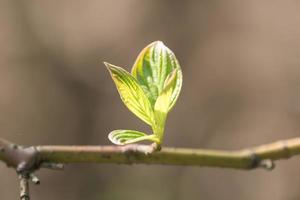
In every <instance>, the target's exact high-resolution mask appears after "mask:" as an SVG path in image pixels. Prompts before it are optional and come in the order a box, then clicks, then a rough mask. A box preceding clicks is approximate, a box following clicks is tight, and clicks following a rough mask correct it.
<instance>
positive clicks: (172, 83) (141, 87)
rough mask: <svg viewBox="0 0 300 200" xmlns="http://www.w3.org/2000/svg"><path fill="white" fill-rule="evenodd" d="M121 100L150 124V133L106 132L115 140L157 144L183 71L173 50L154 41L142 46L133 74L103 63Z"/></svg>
mask: <svg viewBox="0 0 300 200" xmlns="http://www.w3.org/2000/svg"><path fill="white" fill-rule="evenodd" d="M105 65H106V66H107V69H108V70H109V72H110V74H111V77H112V79H113V80H114V82H115V84H116V87H117V89H118V91H119V94H120V97H121V99H122V101H123V102H124V104H125V105H126V106H127V107H128V109H129V110H130V111H132V112H133V113H134V114H135V115H136V116H137V117H139V118H140V119H142V120H143V121H144V122H146V123H147V124H148V125H150V126H151V127H152V130H153V134H152V135H148V134H145V133H142V132H139V131H132V130H115V131H112V132H111V133H110V134H109V139H110V140H111V141H112V142H113V143H114V144H119V145H123V144H129V143H134V142H139V141H142V140H150V141H153V142H156V143H157V144H160V143H161V142H162V139H163V135H164V128H165V123H166V119H167V115H168V112H169V111H170V110H171V109H172V107H173V106H174V105H175V103H176V100H177V98H178V96H179V93H180V90H181V86H182V72H181V68H180V65H179V63H178V61H177V59H176V57H175V55H174V53H173V52H172V51H171V50H170V49H169V48H168V47H166V46H165V45H164V44H163V43H162V42H160V41H157V42H153V43H151V44H150V45H148V46H147V47H146V48H144V49H143V50H142V52H141V53H140V54H139V56H138V57H137V59H136V62H135V64H134V65H133V68H132V74H130V73H128V72H127V71H126V70H124V69H123V68H121V67H117V66H114V65H111V64H108V63H105Z"/></svg>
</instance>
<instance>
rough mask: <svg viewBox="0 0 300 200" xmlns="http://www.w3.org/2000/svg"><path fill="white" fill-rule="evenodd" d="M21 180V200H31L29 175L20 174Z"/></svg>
mask: <svg viewBox="0 0 300 200" xmlns="http://www.w3.org/2000/svg"><path fill="white" fill-rule="evenodd" d="M19 179H20V200H30V195H29V183H28V179H29V177H28V176H27V175H24V174H20V175H19Z"/></svg>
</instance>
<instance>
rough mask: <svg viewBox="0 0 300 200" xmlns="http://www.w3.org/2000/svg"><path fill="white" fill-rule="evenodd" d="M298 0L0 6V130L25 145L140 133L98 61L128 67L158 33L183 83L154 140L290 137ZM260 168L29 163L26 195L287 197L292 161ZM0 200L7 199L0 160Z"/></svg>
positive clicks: (9, 184)
mask: <svg viewBox="0 0 300 200" xmlns="http://www.w3.org/2000/svg"><path fill="white" fill-rule="evenodd" d="M299 11H300V2H299V1H267V0H263V1H232V0H230V1H221V0H218V1H217V0H212V1H206V0H202V1H185V3H184V2H183V1H171V0H170V1H138V0H126V1H117V0H107V1H104V0H103V1H95V0H93V1H77V0H76V1H64V0H60V1H55V0H54V1H34V0H29V1H16V0H13V1H11V0H2V1H0V95H1V97H0V135H1V137H3V138H6V139H9V140H12V141H15V142H17V143H21V144H26V145H37V144H65V145H70V144H83V145H85V144H86V145H88V144H89V145H104V144H110V142H109V141H108V139H107V134H108V133H109V132H110V131H111V130H113V129H117V128H126V129H135V130H144V131H148V127H146V126H145V125H144V124H143V123H142V122H141V121H140V120H139V119H137V118H136V117H135V116H134V115H133V114H131V113H130V112H129V111H128V110H127V109H126V107H125V106H124V105H123V104H122V102H121V100H120V99H119V97H118V94H117V91H116V89H115V86H114V84H113V82H112V80H111V79H110V77H109V74H108V73H107V71H106V69H105V67H104V65H103V64H102V61H108V62H111V63H113V64H116V65H119V66H123V67H125V68H126V69H128V70H129V69H130V68H131V65H132V64H133V62H134V60H135V58H136V56H137V54H138V53H139V51H140V50H141V49H142V48H143V47H144V46H146V45H147V44H148V43H150V42H152V41H155V40H162V41H163V42H164V43H165V44H166V45H167V46H169V47H170V48H171V49H172V50H173V51H174V52H175V54H176V55H177V58H178V59H179V61H180V63H181V66H182V69H183V75H184V84H183V90H182V93H181V96H180V98H179V101H178V103H177V106H176V107H175V109H174V110H173V111H172V113H171V114H170V117H169V120H168V123H167V127H166V138H165V141H164V145H166V146H185V147H195V148H197V147H198V148H200V147H201V148H217V149H238V148H242V147H250V146H254V145H259V144H263V143H268V142H272V141H275V140H280V139H288V138H292V137H297V136H298V135H299V132H300V123H299V120H300V67H299V66H300V56H299V53H300V12H299ZM277 164H278V166H277V168H276V169H275V170H274V171H272V172H266V171H263V170H256V171H236V170H229V169H213V168H198V167H174V166H146V165H133V166H124V165H94V164H89V165H70V166H67V168H66V170H65V171H64V172H55V171H48V170H41V171H40V172H38V176H39V177H40V179H41V181H42V184H41V185H40V186H32V187H31V190H32V199H33V200H34V199H36V200H37V199H40V200H53V199H57V200H62V199H72V200H79V199H88V200H98V199H101V200H115V199H122V200H129V199H143V200H150V199H156V200H181V199H188V200H196V199H197V200H198V199H205V200H215V199H230V200H239V199H243V200H252V199H256V200H262V199H272V200H296V199H299V198H300V188H299V185H300V177H299V169H300V157H296V158H293V159H290V160H288V161H283V162H278V163H277ZM0 174H1V179H0V199H1V200H2V199H3V200H14V199H17V198H18V186H17V184H18V183H17V177H16V175H15V173H14V172H13V170H9V169H7V168H6V166H5V165H3V164H0Z"/></svg>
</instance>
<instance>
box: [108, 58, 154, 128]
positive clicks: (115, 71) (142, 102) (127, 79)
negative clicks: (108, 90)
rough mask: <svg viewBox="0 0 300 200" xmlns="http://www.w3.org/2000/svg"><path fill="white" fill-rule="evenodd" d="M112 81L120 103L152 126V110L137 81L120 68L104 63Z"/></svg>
mask: <svg viewBox="0 0 300 200" xmlns="http://www.w3.org/2000/svg"><path fill="white" fill-rule="evenodd" d="M105 65H106V67H107V69H108V70H109V72H110V74H111V77H112V79H113V80H114V82H115V84H116V87H117V89H118V92H119V94H120V96H121V99H122V101H123V102H124V104H125V105H126V106H127V107H128V109H129V110H130V111H131V112H133V113H134V114H135V115H136V116H137V117H139V118H140V119H142V120H143V121H144V122H146V123H147V124H149V125H152V124H153V120H154V113H153V108H152V106H151V104H150V102H149V100H148V98H147V96H146V95H145V93H144V91H143V89H142V88H141V86H140V85H139V84H138V82H137V80H136V79H135V78H134V77H133V76H132V75H131V74H130V73H128V72H127V71H126V70H124V69H122V68H121V67H117V66H114V65H111V64H109V63H105Z"/></svg>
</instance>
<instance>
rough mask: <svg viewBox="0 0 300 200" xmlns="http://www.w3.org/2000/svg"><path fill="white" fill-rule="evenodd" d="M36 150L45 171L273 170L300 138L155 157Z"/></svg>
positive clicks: (144, 151)
mask: <svg viewBox="0 0 300 200" xmlns="http://www.w3.org/2000/svg"><path fill="white" fill-rule="evenodd" d="M0 141H1V140H0ZM6 145H7V144H6ZM0 148H1V142H0ZM2 148H3V147H2ZM4 148H5V147H4ZM30 148H33V147H30ZM6 149H7V148H6ZM34 149H35V153H33V154H30V155H31V157H30V159H28V160H30V162H31V165H30V166H32V167H34V166H35V167H36V166H38V167H43V166H44V165H42V163H48V165H47V166H49V163H52V165H53V166H56V165H57V164H56V163H62V164H69V163H117V164H164V165H186V166H208V167H224V168H235V169H254V168H257V167H263V168H266V169H272V168H273V167H274V164H273V161H275V160H279V159H287V158H290V157H292V156H294V155H298V154H300V138H294V139H289V140H285V141H278V142H275V143H271V144H266V145H262V146H258V147H254V148H249V149H242V150H238V151H221V150H207V149H187V148H170V147H163V148H162V149H161V150H160V151H154V152H153V153H151V151H152V150H153V147H152V146H149V145H138V144H135V145H127V146H36V147H34ZM23 150H26V148H25V149H23ZM149 152H150V153H149ZM5 153H6V152H5V151H0V160H3V161H4V162H6V161H7V159H3V158H5V157H6V156H5ZM26 155H27V154H26ZM33 163H34V164H33ZM60 165H61V164H59V166H60ZM35 169H37V168H35ZM35 169H32V171H33V170H35Z"/></svg>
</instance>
